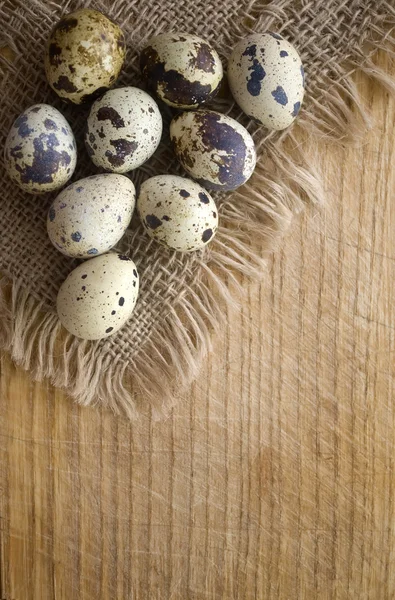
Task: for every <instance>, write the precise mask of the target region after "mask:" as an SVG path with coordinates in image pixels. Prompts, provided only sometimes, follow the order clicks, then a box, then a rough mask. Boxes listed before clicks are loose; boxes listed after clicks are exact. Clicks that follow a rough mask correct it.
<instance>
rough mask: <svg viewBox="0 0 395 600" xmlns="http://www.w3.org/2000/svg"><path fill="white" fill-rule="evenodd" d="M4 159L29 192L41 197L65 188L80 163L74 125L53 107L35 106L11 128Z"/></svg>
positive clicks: (19, 182)
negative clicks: (72, 128)
mask: <svg viewBox="0 0 395 600" xmlns="http://www.w3.org/2000/svg"><path fill="white" fill-rule="evenodd" d="M4 160H5V168H6V170H7V172H8V174H9V176H10V177H11V178H12V179H13V180H14V181H15V182H16V183H17V184H18V185H19V186H20V187H21V188H22V189H23V190H25V191H26V192H29V193H31V194H41V193H44V192H50V191H52V190H56V189H58V188H60V187H62V186H63V185H64V184H65V183H66V182H67V181H68V180H69V179H70V177H71V176H72V174H73V172H74V169H75V165H76V162H77V149H76V144H75V139H74V135H73V132H72V130H71V127H70V125H69V124H68V123H67V121H66V119H65V118H64V116H63V115H62V114H61V113H60V112H59V111H58V110H56V108H53V106H49V105H48V104H35V105H34V106H31V107H30V108H28V109H27V110H25V112H23V113H22V114H21V115H19V117H18V118H17V119H16V121H15V122H14V124H13V126H12V127H11V129H10V132H9V134H8V137H7V139H6V142H5V146H4Z"/></svg>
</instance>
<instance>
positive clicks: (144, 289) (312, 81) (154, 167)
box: [0, 0, 395, 416]
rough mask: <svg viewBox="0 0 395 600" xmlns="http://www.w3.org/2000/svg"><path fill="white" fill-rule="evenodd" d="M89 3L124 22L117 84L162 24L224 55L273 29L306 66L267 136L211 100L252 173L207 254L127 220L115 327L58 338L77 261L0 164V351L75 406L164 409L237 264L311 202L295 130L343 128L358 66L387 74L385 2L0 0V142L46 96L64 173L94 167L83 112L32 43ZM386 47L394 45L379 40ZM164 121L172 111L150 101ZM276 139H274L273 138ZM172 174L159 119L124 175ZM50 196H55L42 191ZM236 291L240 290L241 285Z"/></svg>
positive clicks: (253, 257) (394, 16) (191, 372)
mask: <svg viewBox="0 0 395 600" xmlns="http://www.w3.org/2000/svg"><path fill="white" fill-rule="evenodd" d="M81 6H90V7H93V8H97V9H98V10H102V11H103V12H105V13H107V14H108V15H109V16H111V17H112V18H113V19H114V20H115V21H116V22H117V23H118V24H119V25H120V26H121V27H122V29H123V30H124V31H125V34H126V40H127V44H128V55H127V61H126V64H125V67H124V70H123V72H122V76H121V78H120V80H119V82H118V85H137V86H140V85H141V84H142V82H141V80H140V73H139V67H138V56H139V51H140V49H141V47H142V46H143V44H144V43H145V42H146V41H147V40H148V39H149V38H150V37H151V36H152V35H155V34H158V33H161V32H165V31H169V30H174V31H184V32H189V33H194V34H197V35H200V36H202V37H204V38H205V39H207V40H209V41H210V42H212V43H213V45H214V46H215V47H216V49H217V50H218V51H219V53H220V55H221V58H222V59H223V61H224V64H225V65H226V58H227V56H228V55H229V53H230V50H231V48H232V47H233V45H234V44H235V43H236V41H237V40H238V39H240V38H242V37H244V36H245V35H246V34H247V33H248V32H250V31H257V32H261V31H262V32H263V31H265V30H272V31H277V32H279V33H281V34H283V35H284V36H285V37H286V38H287V39H289V40H290V41H291V42H293V43H294V44H295V45H296V47H297V49H298V51H299V52H300V54H301V56H302V60H303V62H304V65H305V70H306V80H307V92H306V101H305V104H304V108H303V110H302V112H301V115H300V118H299V120H298V129H297V133H296V131H295V128H291V130H289V131H287V132H286V133H284V134H269V135H268V134H267V131H265V130H264V129H263V128H259V127H257V126H255V125H254V124H252V123H251V122H248V120H247V118H246V117H244V116H243V115H242V114H241V112H240V111H239V110H238V109H237V107H235V106H234V104H233V103H232V101H231V99H230V98H229V97H228V95H227V94H226V90H225V91H224V92H223V94H222V97H221V98H219V99H218V100H217V101H216V102H215V104H214V106H215V107H216V108H217V109H219V110H221V111H223V112H228V113H230V114H231V115H232V116H234V117H236V118H237V119H239V120H240V121H241V122H243V124H245V125H246V126H247V127H248V129H249V131H250V132H251V133H252V135H253V137H254V140H255V142H256V145H257V150H258V155H259V157H260V158H259V162H258V166H257V169H256V173H255V176H254V177H253V179H252V180H251V181H250V182H249V183H248V184H246V185H244V186H243V187H242V188H240V189H239V190H238V191H236V192H234V193H231V194H227V195H224V194H215V195H214V197H215V200H216V201H217V202H218V204H219V207H220V208H219V210H220V224H221V226H220V229H219V232H218V235H217V237H216V239H215V240H214V242H213V243H212V245H211V247H210V248H209V249H207V250H206V251H203V252H199V253H195V254H191V255H185V256H184V255H182V254H180V253H174V252H170V251H166V250H164V249H163V248H162V247H159V246H158V245H156V244H155V243H154V242H151V241H150V240H149V238H147V237H146V235H144V234H143V231H142V229H141V227H140V226H139V224H138V222H133V223H132V226H131V228H130V230H129V231H128V232H127V234H126V236H125V237H124V239H123V240H122V242H121V244H120V248H122V251H123V252H129V253H130V255H131V256H132V257H133V259H134V260H135V262H136V263H137V265H138V267H139V272H140V276H141V293H140V297H139V300H138V304H137V307H136V310H135V312H134V314H133V317H132V319H131V320H130V321H129V322H128V324H127V325H126V326H125V327H123V329H122V330H121V331H120V332H119V333H118V334H117V335H115V336H112V337H110V338H108V339H106V340H103V341H100V342H95V343H91V342H90V343H89V342H82V341H80V340H77V339H76V338H73V337H72V336H69V335H66V334H65V332H64V331H63V330H62V328H61V326H60V324H59V322H58V319H57V317H56V313H55V310H54V306H55V298H56V294H57V290H58V287H59V285H60V283H61V282H62V281H63V280H64V279H65V277H66V276H67V274H68V273H69V272H70V270H71V269H72V268H73V267H74V266H75V264H76V262H75V261H73V260H71V259H68V258H66V257H64V256H62V255H61V254H60V253H58V252H56V250H55V249H54V248H53V247H52V246H51V244H50V242H49V240H48V238H47V234H46V224H45V220H46V210H47V208H48V205H49V204H50V202H51V199H52V198H53V197H54V194H52V195H45V196H44V197H41V196H30V195H27V194H25V193H23V192H21V191H20V190H18V189H17V188H16V187H15V185H14V184H13V183H12V182H11V181H10V180H9V179H8V177H7V175H6V173H5V172H4V168H1V172H0V189H1V204H0V271H1V272H2V273H3V279H2V285H1V290H2V292H1V293H2V295H1V307H0V317H1V339H0V343H1V346H2V348H5V349H7V350H9V351H10V352H11V353H12V356H13V358H14V360H15V361H17V362H18V363H20V364H22V365H23V366H24V367H25V368H26V369H30V370H31V371H32V372H33V374H34V376H36V377H50V378H51V380H52V381H53V382H54V384H55V385H57V386H60V387H63V388H65V389H66V391H67V392H68V393H69V394H70V395H71V396H72V397H74V398H75V399H76V400H77V401H78V402H80V403H82V404H89V403H92V402H97V401H101V402H103V403H104V404H106V405H108V406H109V407H111V408H112V409H113V410H115V411H117V412H122V413H126V414H127V415H128V416H134V415H136V414H137V413H138V410H139V409H140V407H141V405H142V403H143V405H146V403H147V402H148V401H149V402H150V403H152V404H153V405H154V406H155V408H156V410H158V411H160V409H161V408H163V407H165V406H166V405H167V404H168V402H169V401H170V399H171V398H172V397H173V395H174V391H175V390H177V389H180V388H182V387H183V386H185V384H188V383H189V382H190V381H191V380H192V379H193V378H194V377H196V376H197V374H198V371H199V364H200V362H201V359H202V357H203V356H204V354H205V353H206V352H207V351H208V349H209V348H210V340H211V337H212V335H213V330H215V328H216V327H218V325H219V324H220V322H221V318H224V315H225V314H226V310H225V309H224V307H225V305H226V303H229V302H233V301H234V299H235V298H236V297H237V294H238V293H239V292H240V289H237V288H238V287H240V285H239V283H238V281H239V277H238V274H239V273H243V274H247V275H251V276H260V275H261V274H262V272H263V268H264V261H265V257H266V256H267V252H269V251H272V249H273V247H274V244H275V242H276V239H277V238H278V237H279V236H280V235H281V234H282V233H283V232H284V230H285V229H286V228H287V227H288V225H289V223H290V220H291V217H292V215H293V214H294V213H295V211H299V210H300V209H301V208H302V207H303V204H304V203H305V202H306V201H307V202H319V201H321V200H322V194H321V191H320V190H321V188H320V181H319V177H318V176H317V174H316V173H315V171H314V165H312V164H311V161H310V164H307V161H306V159H305V157H304V156H303V154H302V151H301V150H300V144H298V135H300V131H301V129H305V130H308V131H309V133H310V134H311V133H319V135H321V136H322V135H326V136H328V137H332V138H338V139H340V140H341V139H342V138H344V137H346V136H347V135H348V133H349V132H350V131H351V130H352V128H354V129H355V130H358V127H359V126H360V124H361V117H362V118H363V116H364V111H363V108H362V107H361V106H360V102H359V99H358V92H357V89H356V88H355V85H354V83H353V81H352V78H351V77H350V76H351V75H352V73H353V71H354V70H355V69H357V68H362V69H363V70H364V71H365V72H366V73H368V74H369V75H370V76H372V77H375V78H377V79H379V80H380V81H381V82H382V83H383V84H384V85H387V87H388V88H391V87H392V82H391V81H390V80H389V79H388V78H387V77H386V75H385V73H383V72H380V71H379V70H378V69H377V68H376V67H375V65H374V62H373V57H374V54H375V52H376V51H377V49H379V48H384V49H387V50H389V49H390V47H391V45H392V44H393V42H394V25H395V10H394V5H393V3H392V2H390V1H384V0H349V1H345V0H316V1H311V0H298V1H296V0H276V1H274V2H271V3H266V2H263V1H262V0H223V1H221V0H194V1H191V0H182V1H179V2H176V1H174V0H150V1H147V0H129V1H127V2H124V1H121V0H118V1H116V2H110V1H109V0H108V1H104V0H103V1H102V2H99V1H97V2H79V1H70V2H61V1H58V2H46V1H40V0H15V1H12V0H6V1H3V2H0V48H2V47H3V48H6V50H3V52H0V78H1V79H0V87H1V90H0V138H1V144H0V145H1V147H3V145H4V140H5V137H6V135H7V133H8V130H9V128H10V126H11V124H12V122H13V120H14V119H15V117H16V116H17V115H18V113H20V112H21V111H22V110H24V109H25V108H27V107H28V106H29V105H31V104H34V103H36V102H47V103H49V104H53V105H54V106H56V107H57V108H58V109H59V110H61V111H62V112H63V113H64V114H65V116H66V118H67V119H68V120H69V122H70V124H71V126H72V128H73V130H74V132H75V134H76V137H77V141H78V150H79V161H78V167H77V170H76V173H75V175H74V180H75V179H78V178H80V177H84V176H87V175H90V174H92V173H94V172H95V167H94V166H93V165H92V163H91V162H90V160H89V159H88V157H87V155H86V152H85V150H84V147H83V144H82V132H83V130H84V123H85V121H86V116H87V109H81V108H78V107H73V106H67V105H65V104H63V103H62V101H61V100H60V99H59V98H57V96H56V95H55V94H54V93H53V92H52V91H51V90H50V88H49V86H48V85H47V83H46V81H45V75H44V68H43V49H44V44H45V40H46V39H47V37H48V34H49V31H50V29H51V27H52V26H53V24H54V23H55V22H56V21H57V20H58V19H59V18H60V17H61V15H62V14H63V13H67V12H69V11H72V10H75V9H77V8H80V7H81ZM392 47H393V46H392ZM162 108H163V112H164V116H165V123H168V121H169V119H170V118H171V111H170V109H168V108H166V107H162ZM285 138H286V139H285ZM167 172H179V168H178V166H177V164H176V161H175V159H174V157H173V155H172V152H171V150H170V149H169V147H168V128H167V127H166V124H165V132H164V136H163V140H162V144H161V146H160V148H159V150H158V151H157V153H156V154H155V156H154V157H153V158H152V159H151V160H150V161H149V162H148V163H147V164H145V165H144V166H143V167H142V168H141V169H139V170H138V171H135V172H133V173H131V177H132V179H133V181H134V182H135V184H136V185H137V186H138V184H139V183H140V182H141V181H142V180H143V179H144V178H146V177H147V176H151V175H154V174H160V173H167ZM55 195H56V194H55ZM241 291H242V290H241Z"/></svg>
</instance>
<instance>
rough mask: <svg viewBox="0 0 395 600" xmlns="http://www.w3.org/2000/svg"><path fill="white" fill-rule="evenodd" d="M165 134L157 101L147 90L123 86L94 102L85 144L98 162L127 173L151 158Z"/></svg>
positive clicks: (94, 160)
mask: <svg viewBox="0 0 395 600" xmlns="http://www.w3.org/2000/svg"><path fill="white" fill-rule="evenodd" d="M161 135H162V117H161V114H160V112H159V108H158V105H157V104H156V102H155V101H154V100H153V99H152V98H151V96H149V94H147V93H146V92H144V91H143V90H140V89H138V88H135V87H123V88H117V89H115V90H110V91H108V92H106V93H105V94H104V95H103V96H102V97H101V98H100V99H99V100H96V102H94V104H93V106H92V109H91V111H90V114H89V117H88V125H87V131H86V135H85V145H86V148H87V151H88V154H89V156H90V157H91V159H92V161H93V162H94V164H95V165H96V166H98V167H102V168H103V169H105V170H106V171H113V172H115V173H126V172H127V171H131V170H132V169H136V168H137V167H139V166H140V165H142V164H143V163H144V162H145V161H146V160H148V159H149V157H150V156H151V155H152V154H153V153H154V152H155V150H156V149H157V147H158V145H159V142H160V138H161Z"/></svg>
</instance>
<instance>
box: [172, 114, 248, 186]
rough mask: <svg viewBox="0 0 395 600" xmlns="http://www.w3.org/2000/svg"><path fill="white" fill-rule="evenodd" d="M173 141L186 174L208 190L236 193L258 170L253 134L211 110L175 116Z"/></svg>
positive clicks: (230, 119) (229, 118) (232, 120)
mask: <svg viewBox="0 0 395 600" xmlns="http://www.w3.org/2000/svg"><path fill="white" fill-rule="evenodd" d="M170 138H171V141H172V144H173V147H174V151H175V153H176V156H177V158H178V160H179V161H180V163H181V164H182V166H183V167H184V169H185V171H186V172H187V173H188V174H189V175H191V177H193V178H194V179H196V180H197V181H198V182H199V183H201V184H202V185H203V186H204V187H207V188H208V189H213V190H234V189H236V188H237V187H239V186H240V185H242V184H243V183H245V182H246V181H247V179H249V177H250V176H251V175H252V172H253V170H254V168H255V163H256V153H255V146H254V141H253V139H252V137H251V135H250V134H249V133H248V131H247V130H246V129H245V128H244V127H243V126H242V125H241V124H240V123H238V122H237V121H235V120H234V119H232V118H231V117H228V116H226V115H223V114H220V113H217V112H214V111H212V110H198V111H193V112H184V113H181V114H180V115H178V116H176V117H174V119H173V120H172V122H171V124H170Z"/></svg>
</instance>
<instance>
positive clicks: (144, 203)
mask: <svg viewBox="0 0 395 600" xmlns="http://www.w3.org/2000/svg"><path fill="white" fill-rule="evenodd" d="M137 209H138V212H139V215H140V218H141V221H142V223H143V226H144V229H145V230H146V231H147V233H148V235H149V236H150V237H152V238H153V239H155V240H156V241H158V242H160V243H161V244H163V245H164V246H167V247H168V248H171V249H173V250H180V251H181V252H191V251H192V250H199V249H200V248H203V246H205V245H206V244H208V242H209V241H210V240H212V239H213V237H214V235H215V232H216V231H217V227H218V212H217V207H216V206H215V202H214V200H213V199H212V198H211V196H210V195H209V194H208V193H207V192H206V191H205V190H204V189H203V188H202V187H200V185H199V184H197V183H196V182H195V181H191V179H186V178H185V177H177V176H176V175H157V176H156V177H151V178H150V179H147V181H145V182H144V183H143V184H142V186H141V189H140V194H139V197H138V200H137Z"/></svg>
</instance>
